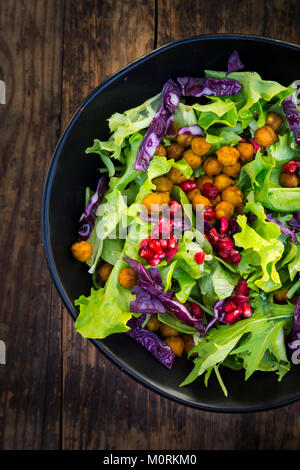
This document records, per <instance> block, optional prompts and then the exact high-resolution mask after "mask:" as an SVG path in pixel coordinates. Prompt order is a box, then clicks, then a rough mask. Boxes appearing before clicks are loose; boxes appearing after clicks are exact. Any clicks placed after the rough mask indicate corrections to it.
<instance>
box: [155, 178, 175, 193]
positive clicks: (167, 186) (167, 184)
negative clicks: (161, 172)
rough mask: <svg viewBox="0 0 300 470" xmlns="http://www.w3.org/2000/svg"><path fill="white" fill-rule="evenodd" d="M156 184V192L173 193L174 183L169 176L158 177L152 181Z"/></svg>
mask: <svg viewBox="0 0 300 470" xmlns="http://www.w3.org/2000/svg"><path fill="white" fill-rule="evenodd" d="M152 182H153V183H154V184H155V191H156V192H166V191H168V192H169V193H170V192H171V191H172V189H173V186H174V183H173V181H171V180H170V179H169V178H168V177H167V176H158V178H154V180H153V181H152Z"/></svg>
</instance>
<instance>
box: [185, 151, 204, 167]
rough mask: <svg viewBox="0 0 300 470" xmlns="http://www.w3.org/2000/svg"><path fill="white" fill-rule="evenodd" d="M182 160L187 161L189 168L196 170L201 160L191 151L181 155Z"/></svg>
mask: <svg viewBox="0 0 300 470" xmlns="http://www.w3.org/2000/svg"><path fill="white" fill-rule="evenodd" d="M183 158H184V159H185V160H186V161H187V163H188V164H189V165H190V167H191V168H193V169H194V168H198V166H200V165H201V163H202V158H201V157H199V155H196V154H195V153H194V152H193V150H191V149H189V150H186V151H185V152H184V153H183Z"/></svg>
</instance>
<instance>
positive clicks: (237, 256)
mask: <svg viewBox="0 0 300 470" xmlns="http://www.w3.org/2000/svg"><path fill="white" fill-rule="evenodd" d="M241 259H242V257H241V255H240V254H239V252H238V251H235V250H232V252H231V253H230V261H231V262H232V264H234V265H235V266H237V265H238V264H239V262H240V261H241Z"/></svg>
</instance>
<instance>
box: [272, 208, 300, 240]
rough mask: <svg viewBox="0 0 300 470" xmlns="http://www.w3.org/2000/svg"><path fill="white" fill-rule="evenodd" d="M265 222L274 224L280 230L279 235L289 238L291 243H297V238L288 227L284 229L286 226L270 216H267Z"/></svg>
mask: <svg viewBox="0 0 300 470" xmlns="http://www.w3.org/2000/svg"><path fill="white" fill-rule="evenodd" d="M266 220H267V221H268V222H273V223H274V224H276V225H278V227H279V228H280V231H281V233H283V234H284V235H287V236H290V237H291V240H292V242H293V243H297V238H296V235H295V234H294V232H293V231H292V230H291V229H289V228H288V227H286V226H285V225H284V224H283V223H282V222H280V221H279V220H278V219H276V218H275V217H273V215H272V214H267V216H266Z"/></svg>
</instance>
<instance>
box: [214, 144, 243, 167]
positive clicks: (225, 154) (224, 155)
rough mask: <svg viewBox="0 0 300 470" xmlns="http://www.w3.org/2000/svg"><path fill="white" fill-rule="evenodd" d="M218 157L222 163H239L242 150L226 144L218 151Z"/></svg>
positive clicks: (226, 164) (225, 164)
mask: <svg viewBox="0 0 300 470" xmlns="http://www.w3.org/2000/svg"><path fill="white" fill-rule="evenodd" d="M216 154H217V157H218V160H219V162H220V163H221V165H224V166H233V165H235V164H236V163H237V161H238V159H239V156H240V152H239V151H238V150H237V149H236V148H235V147H230V146H228V145H225V146H224V147H221V148H220V149H219V150H217V151H216Z"/></svg>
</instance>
